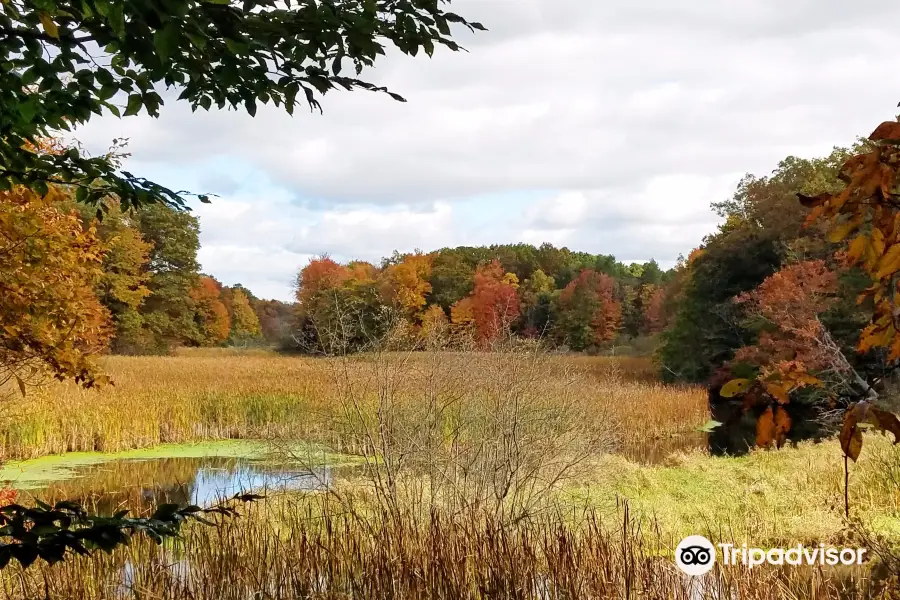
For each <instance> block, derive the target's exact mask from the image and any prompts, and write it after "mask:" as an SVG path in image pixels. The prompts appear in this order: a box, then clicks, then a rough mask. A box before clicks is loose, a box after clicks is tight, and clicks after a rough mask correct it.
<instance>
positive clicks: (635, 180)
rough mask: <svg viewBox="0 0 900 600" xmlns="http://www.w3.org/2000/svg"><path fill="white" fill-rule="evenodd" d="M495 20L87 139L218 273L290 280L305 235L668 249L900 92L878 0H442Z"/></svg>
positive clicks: (847, 137) (397, 242) (337, 247)
mask: <svg viewBox="0 0 900 600" xmlns="http://www.w3.org/2000/svg"><path fill="white" fill-rule="evenodd" d="M452 10H453V11H455V12H457V13H459V14H461V15H463V16H465V17H466V18H468V19H470V20H475V21H480V22H482V23H483V24H484V25H485V26H486V27H487V28H488V30H489V31H487V32H479V33H477V34H470V33H468V32H460V33H459V35H458V38H457V39H458V41H459V42H460V43H461V44H462V45H463V46H465V47H466V49H467V50H468V52H458V53H456V52H451V51H449V50H443V51H442V50H438V51H437V52H436V53H435V56H434V58H432V59H429V58H427V57H425V56H424V55H420V56H419V57H417V58H410V57H406V56H403V55H402V54H400V53H398V52H389V53H388V56H387V57H385V58H383V59H382V60H381V61H380V62H379V63H378V64H377V65H376V67H375V68H374V69H372V70H370V71H369V72H367V73H366V74H365V78H366V79H368V80H369V81H373V82H375V83H377V84H379V85H386V86H388V87H389V88H390V89H391V90H392V91H395V92H398V93H400V94H402V95H403V96H405V97H406V98H407V100H408V102H407V103H399V102H396V101H394V100H392V99H390V98H389V97H388V96H386V95H383V94H374V93H370V92H365V91H355V92H338V91H335V92H332V93H329V94H328V95H327V96H326V97H325V98H324V99H323V101H322V104H323V107H324V112H323V113H322V114H319V113H318V112H315V113H313V112H307V111H306V110H304V109H302V108H300V109H298V110H297V111H295V113H294V116H293V117H291V116H289V115H287V114H286V113H285V112H283V110H281V109H278V108H276V107H274V106H265V107H260V110H259V112H258V113H257V115H256V117H255V118H251V117H250V116H249V115H247V114H245V113H244V112H242V111H234V110H231V111H228V110H223V111H216V110H213V111H211V112H208V113H206V112H204V111H202V110H198V111H197V112H196V113H192V112H191V110H190V107H189V106H188V105H186V104H185V103H182V102H175V100H174V98H175V96H176V95H177V92H175V93H168V94H165V95H164V98H170V100H169V101H168V102H167V103H166V105H165V106H164V107H163V108H162V109H161V115H160V117H159V118H158V119H153V118H150V117H148V116H146V115H141V116H136V117H127V118H123V119H117V118H115V117H113V116H109V117H103V118H96V119H93V120H92V121H91V122H90V123H89V124H87V125H86V126H84V127H82V128H81V129H79V130H77V131H76V134H75V135H76V137H77V138H78V139H79V140H80V141H81V142H82V143H83V144H84V145H85V146H86V148H87V149H88V150H90V151H93V152H96V153H100V152H102V151H104V150H105V149H106V148H108V147H109V146H110V143H111V141H112V139H113V138H128V139H129V145H128V151H129V152H130V153H131V157H130V158H129V159H128V161H127V163H126V165H125V167H126V169H127V170H129V171H131V172H133V173H135V174H137V175H140V176H144V177H148V178H150V179H153V180H154V181H156V182H157V183H160V184H162V185H165V186H167V187H170V188H173V189H186V190H190V191H193V192H197V193H211V194H215V195H216V197H215V198H213V201H212V203H211V204H209V205H196V207H195V211H194V212H195V214H196V215H197V216H198V217H199V218H200V226H201V234H200V239H201V244H202V247H201V250H200V254H199V259H200V262H201V265H202V268H203V271H204V272H205V273H208V274H211V275H213V276H215V277H216V278H218V279H219V280H220V281H222V282H223V283H225V284H226V285H234V284H236V283H241V284H243V285H244V286H246V287H248V288H249V289H250V290H251V291H253V292H254V294H255V295H257V296H258V297H261V298H275V299H280V300H290V299H292V296H293V292H292V281H293V279H294V277H295V276H296V273H297V271H298V269H299V268H301V267H302V266H304V265H305V264H306V263H307V262H308V261H309V259H310V258H311V257H313V256H316V255H321V254H326V253H327V254H329V255H330V256H332V257H333V258H335V259H337V260H351V259H362V260H369V261H372V262H377V261H378V260H379V259H380V258H381V257H383V256H389V255H390V254H391V253H392V252H393V251H394V250H399V251H401V252H409V251H413V250H415V249H421V250H424V251H429V250H435V249H438V248H441V247H445V246H457V245H487V244H493V243H514V242H526V243H533V244H536V245H537V244H541V243H542V242H550V243H553V244H555V245H557V246H562V245H564V246H568V247H569V248H570V249H572V250H582V251H587V252H593V253H603V254H612V255H614V256H615V257H616V258H617V259H619V260H620V261H623V262H626V263H627V262H633V261H637V262H644V261H647V260H649V259H651V258H654V259H656V260H657V261H658V262H659V263H660V264H661V265H662V266H663V267H670V266H672V265H673V264H674V263H675V261H676V259H677V258H678V256H679V254H685V255H686V254H687V253H688V252H689V251H690V250H691V249H692V248H694V247H696V246H697V245H699V244H700V243H701V241H702V239H703V236H704V235H706V234H708V233H710V232H711V231H713V230H714V229H715V227H716V224H717V223H718V218H717V217H716V215H715V214H714V213H713V212H712V211H711V210H710V208H709V207H710V203H711V202H716V201H721V200H723V199H725V198H727V197H729V196H730V195H731V194H732V193H733V192H734V189H735V186H736V184H737V183H738V181H739V180H740V178H741V177H742V176H743V175H744V174H746V173H753V174H756V175H766V174H768V173H770V172H771V171H772V170H773V169H775V168H776V166H777V164H778V162H779V161H780V160H781V159H783V158H784V157H786V156H789V155H792V154H793V155H796V156H802V157H810V158H811V157H815V156H820V155H823V154H827V153H828V152H829V151H830V149H831V148H832V147H834V146H845V145H849V144H850V143H852V142H853V141H854V139H855V138H856V137H857V136H859V135H866V134H868V133H871V131H872V130H873V129H874V128H875V126H876V125H877V124H878V123H880V122H881V121H884V120H890V119H892V118H893V117H894V116H895V115H896V114H897V112H898V109H897V102H898V100H900V78H898V77H897V76H896V74H897V72H898V71H900V52H897V50H896V49H897V47H898V43H900V28H898V27H897V24H898V23H900V3H897V2H892V1H891V0H857V1H856V2H853V3H850V2H846V1H837V0H815V1H814V0H790V1H789V2H786V1H785V0H731V1H729V2H722V1H721V0H681V1H677V2H673V1H671V0H454V1H453V2H452Z"/></svg>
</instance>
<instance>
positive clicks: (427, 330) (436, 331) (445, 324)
mask: <svg viewBox="0 0 900 600" xmlns="http://www.w3.org/2000/svg"><path fill="white" fill-rule="evenodd" d="M449 325H450V321H449V320H448V319H447V314H446V313H445V312H444V309H442V308H441V307H440V306H438V305H437V304H432V305H431V306H429V307H428V308H427V309H426V310H425V311H424V312H423V313H422V328H421V337H422V338H423V339H424V340H426V341H428V342H437V343H440V342H442V341H444V340H446V338H447V334H448V333H449Z"/></svg>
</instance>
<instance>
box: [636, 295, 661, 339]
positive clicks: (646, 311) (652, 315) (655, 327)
mask: <svg viewBox="0 0 900 600" xmlns="http://www.w3.org/2000/svg"><path fill="white" fill-rule="evenodd" d="M665 301H666V291H665V289H663V288H661V287H657V286H655V285H652V284H650V285H646V286H644V287H643V288H641V316H642V317H643V323H642V324H643V331H644V332H645V333H648V334H650V335H655V334H657V333H659V332H661V331H662V330H663V329H665V326H666V321H665Z"/></svg>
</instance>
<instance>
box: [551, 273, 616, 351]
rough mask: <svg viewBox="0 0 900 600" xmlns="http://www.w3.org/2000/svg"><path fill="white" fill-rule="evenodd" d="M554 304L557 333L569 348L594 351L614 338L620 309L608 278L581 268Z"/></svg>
mask: <svg viewBox="0 0 900 600" xmlns="http://www.w3.org/2000/svg"><path fill="white" fill-rule="evenodd" d="M558 304H559V308H558V315H559V316H558V320H557V325H556V326H557V333H558V335H560V336H561V337H562V339H563V341H564V342H565V343H566V344H567V345H568V346H569V347H570V348H572V349H574V350H588V349H595V348H597V347H600V346H603V345H605V344H607V343H609V342H611V341H613V340H614V339H615V337H616V334H617V333H618V331H619V326H620V325H621V320H622V307H621V304H620V303H619V301H618V299H617V298H616V281H615V279H613V278H612V277H610V276H609V275H606V274H605V273H597V272H596V271H594V270H593V269H584V270H583V271H581V273H580V274H579V275H578V277H577V278H575V279H574V280H573V281H572V282H571V283H569V285H567V286H566V287H565V289H564V290H562V292H561V293H560V295H559V302H558Z"/></svg>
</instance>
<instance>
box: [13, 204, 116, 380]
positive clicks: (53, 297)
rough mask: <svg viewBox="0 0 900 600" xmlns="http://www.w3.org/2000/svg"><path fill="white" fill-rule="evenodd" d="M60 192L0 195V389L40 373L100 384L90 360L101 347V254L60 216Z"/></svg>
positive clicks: (86, 232) (105, 317)
mask: <svg viewBox="0 0 900 600" xmlns="http://www.w3.org/2000/svg"><path fill="white" fill-rule="evenodd" d="M64 199H65V197H64V195H63V194H62V193H61V192H60V191H59V190H57V189H55V188H52V189H51V190H50V192H49V193H48V194H47V195H46V196H45V197H43V198H42V197H40V196H38V195H37V194H35V193H33V192H31V191H28V190H25V189H24V188H16V189H14V190H12V191H4V192H0V384H2V383H3V382H4V381H9V380H15V381H16V382H17V383H18V385H19V387H20V389H21V390H22V391H23V392H24V389H25V382H26V380H29V379H30V380H34V379H35V378H38V377H40V375H41V374H43V373H49V374H50V375H52V376H54V377H56V378H57V379H60V380H62V379H69V378H71V379H74V380H75V381H76V382H77V383H80V384H81V385H84V386H85V387H91V386H93V385H95V384H98V383H103V382H105V381H106V378H105V376H102V375H100V374H99V373H98V371H97V369H96V367H95V365H94V363H93V362H92V360H91V356H92V355H94V354H97V353H99V352H101V351H102V350H104V349H105V348H106V344H107V343H108V341H109V338H110V334H111V328H110V322H109V313H108V311H107V310H106V309H105V308H104V307H103V306H102V305H101V304H100V302H99V301H98V300H97V297H96V295H95V292H94V290H95V287H96V286H97V283H98V282H99V280H100V278H101V277H102V274H103V273H102V270H101V265H102V262H103V256H104V249H103V246H102V244H101V243H100V241H99V239H98V238H97V236H96V232H95V230H94V229H93V228H88V229H85V228H83V226H82V224H81V221H80V220H79V218H78V217H77V216H76V215H75V214H74V213H70V214H67V213H63V212H62V211H61V210H60V209H59V208H58V206H59V203H60V202H61V201H62V200H64Z"/></svg>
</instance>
